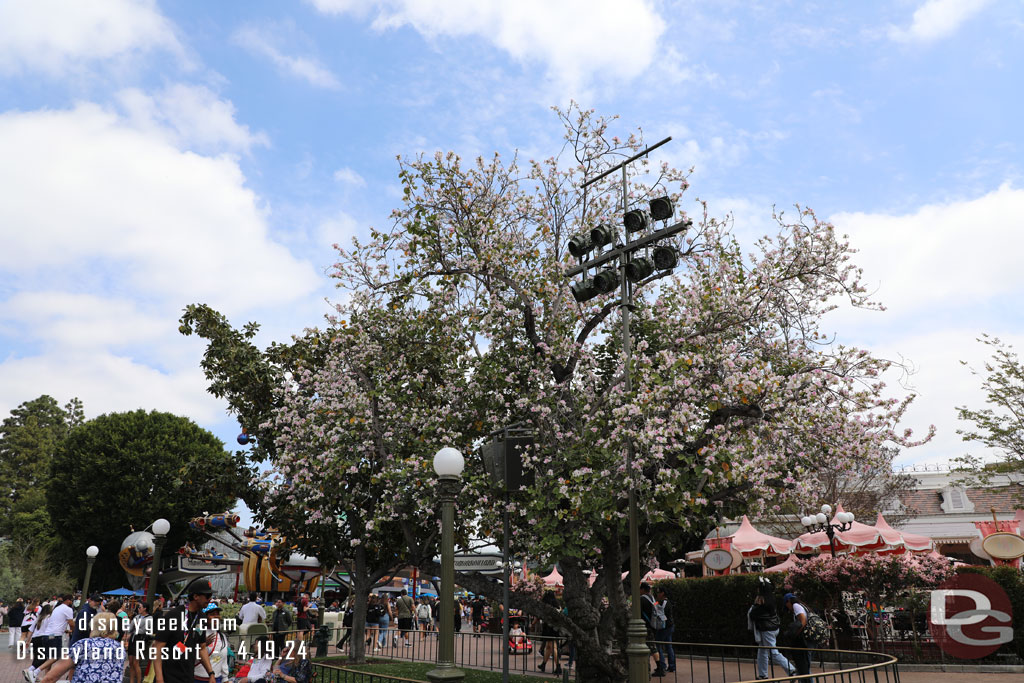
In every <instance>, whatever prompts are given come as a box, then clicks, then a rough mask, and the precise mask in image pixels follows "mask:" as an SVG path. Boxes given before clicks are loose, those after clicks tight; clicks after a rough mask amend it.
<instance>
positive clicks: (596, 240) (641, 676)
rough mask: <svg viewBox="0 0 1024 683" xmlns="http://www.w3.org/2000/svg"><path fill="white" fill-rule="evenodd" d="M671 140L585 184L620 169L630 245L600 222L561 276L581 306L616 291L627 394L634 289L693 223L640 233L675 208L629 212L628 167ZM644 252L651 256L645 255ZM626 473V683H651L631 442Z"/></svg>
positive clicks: (578, 240)
mask: <svg viewBox="0 0 1024 683" xmlns="http://www.w3.org/2000/svg"><path fill="white" fill-rule="evenodd" d="M671 139H672V138H671V137H668V138H665V139H664V140H662V141H661V142H658V143H655V144H653V145H651V146H650V147H648V148H646V149H644V150H643V151H642V152H640V153H638V154H635V155H633V156H632V157H630V158H629V159H626V160H625V161H623V162H622V163H620V164H618V165H617V166H613V167H612V168H610V169H608V170H607V171H605V172H604V173H602V174H600V175H598V176H595V177H594V178H591V179H590V180H588V181H586V182H585V183H583V187H586V186H587V185H590V184H591V183H595V182H597V181H598V180H600V179H601V178H604V177H605V176H607V175H609V174H611V173H614V172H615V171H617V170H619V169H621V170H622V213H623V224H624V227H625V228H626V233H627V234H628V235H630V238H631V239H632V241H630V242H626V243H624V244H619V243H617V241H618V235H617V234H616V231H615V228H613V227H612V226H610V225H607V224H603V223H602V224H601V225H598V226H597V227H595V228H594V229H592V230H590V231H589V232H584V233H582V234H580V235H577V236H575V237H573V238H572V240H570V241H569V253H570V254H572V255H573V256H575V257H576V258H577V259H579V260H580V265H578V266H576V267H575V268H571V269H569V270H567V271H566V273H565V275H566V277H567V278H573V277H576V276H577V275H583V279H582V280H580V281H579V282H575V283H573V284H572V286H571V290H572V295H573V298H575V299H576V301H578V302H580V303H582V302H585V301H589V300H590V299H593V298H594V297H597V296H600V295H601V294H610V293H612V292H614V291H615V290H616V288H618V289H619V311H620V312H621V317H622V364H623V375H624V379H625V382H624V389H625V392H626V394H627V395H628V394H629V393H630V392H631V391H632V390H633V382H632V378H631V372H630V368H631V367H632V344H631V339H630V335H629V317H630V316H629V312H630V310H632V308H633V289H634V286H635V285H639V284H642V283H643V282H644V281H645V280H648V278H651V279H653V278H656V277H659V276H660V273H659V275H655V271H660V272H661V273H663V272H665V271H669V270H672V269H673V268H675V267H676V264H677V263H678V258H679V256H678V252H677V251H676V250H675V248H674V247H672V246H668V245H664V244H661V245H659V244H658V242H659V241H660V240H663V239H666V238H668V237H672V236H673V235H676V234H678V233H681V232H684V231H685V230H686V229H687V228H689V227H690V225H691V223H690V221H689V220H682V221H679V222H678V223H675V224H673V225H668V226H666V227H663V228H661V229H660V230H656V231H654V232H651V233H649V234H643V233H645V232H648V230H650V229H651V228H652V227H653V222H654V221H666V222H667V221H668V220H669V219H670V218H672V216H673V214H674V207H673V206H672V201H671V200H670V199H669V198H668V197H658V198H656V199H653V200H651V202H650V207H649V209H650V210H647V209H633V210H632V211H631V210H630V208H629V191H628V189H627V184H628V175H627V171H626V168H627V166H628V165H629V164H631V163H633V162H634V161H636V160H637V159H639V158H640V157H642V156H644V155H646V154H648V153H650V152H651V151H652V150H654V149H656V148H658V147H661V146H662V145H664V144H665V143H666V142H669V141H670V140H671ZM636 233H641V234H642V236H641V237H639V238H636V237H635V234H636ZM605 246H608V247H610V249H609V250H607V251H603V252H601V251H599V253H598V255H597V256H595V257H593V258H590V259H589V260H587V261H584V258H586V257H587V254H589V253H590V252H591V251H593V250H595V249H597V250H600V249H603V248H604V247H605ZM638 252H644V253H645V255H643V256H639V257H637V258H633V257H634V254H636V253H638ZM648 252H649V255H646V254H647V253H648ZM605 264H611V266H610V267H608V268H605V269H603V270H601V271H597V269H598V268H600V267H601V266H604V265H605ZM591 270H593V271H595V274H594V276H593V277H592V278H590V277H588V276H587V273H588V272H589V271H591ZM626 472H627V476H628V477H629V489H628V493H629V595H630V601H631V605H630V614H629V624H628V626H627V627H626V634H627V637H628V643H627V645H626V655H627V657H628V659H629V683H646V682H647V681H650V679H651V678H650V675H651V670H650V666H648V663H647V662H648V657H649V656H650V651H649V650H648V648H647V645H646V640H647V627H646V626H645V625H644V621H643V618H642V616H641V612H640V574H641V570H640V532H639V522H638V513H637V504H636V486H635V485H634V483H633V444H632V443H631V442H627V444H626Z"/></svg>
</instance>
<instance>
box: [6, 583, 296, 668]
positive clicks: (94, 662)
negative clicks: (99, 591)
mask: <svg viewBox="0 0 1024 683" xmlns="http://www.w3.org/2000/svg"><path fill="white" fill-rule="evenodd" d="M212 596H213V589H212V585H211V584H210V582H209V581H208V580H206V579H196V580H194V581H192V582H191V583H190V584H189V586H188V587H187V588H186V590H185V591H184V592H183V594H182V596H181V597H180V598H179V600H178V603H177V604H175V605H166V604H165V603H164V600H163V599H162V598H159V597H158V598H157V599H156V600H155V601H154V603H153V610H152V613H150V611H149V609H147V606H146V603H145V602H144V601H141V600H137V599H131V600H128V601H126V602H124V603H122V602H121V601H119V600H116V599H109V600H105V599H103V597H102V596H100V595H91V596H89V597H88V599H87V600H85V601H84V602H81V601H76V600H75V599H74V598H73V596H71V595H61V596H54V597H53V598H52V599H50V600H46V601H40V600H25V599H18V600H16V601H15V602H14V603H13V604H11V605H0V618H2V619H3V620H4V622H5V623H6V625H7V628H8V634H9V636H8V638H9V640H8V647H9V648H14V649H16V650H17V653H18V655H19V656H23V655H24V658H25V660H26V661H29V666H28V667H27V668H26V669H25V670H24V671H23V672H22V673H23V676H24V678H25V681H26V683H56V682H57V681H60V680H70V681H71V683H122V682H123V681H124V680H125V678H126V677H127V679H128V681H129V682H130V683H227V682H228V681H229V680H244V681H245V683H309V680H310V678H311V676H312V670H311V665H310V663H309V661H308V659H307V658H306V655H307V651H306V648H305V647H304V646H301V647H299V646H289V645H287V644H285V643H282V646H281V647H273V646H272V645H271V641H270V640H269V639H267V638H263V639H261V640H259V641H257V643H256V646H255V647H254V653H253V654H254V656H253V658H252V661H246V662H242V666H241V667H240V668H239V669H238V671H236V672H234V674H233V673H232V666H231V662H232V660H233V659H235V658H236V656H237V655H238V654H240V653H238V652H235V650H234V649H233V648H232V646H231V643H230V641H229V639H228V636H227V634H226V633H225V632H224V630H223V627H224V625H225V623H224V621H223V620H222V618H221V615H222V608H221V606H220V604H218V603H217V602H215V601H213V600H212ZM76 602H78V603H80V604H76ZM252 604H253V605H254V606H255V605H256V603H255V602H253V603H252ZM304 607H305V608H307V609H303V612H304V618H305V619H306V620H307V622H308V620H309V619H310V616H311V614H310V612H311V610H309V609H308V605H306V606H304ZM76 609H77V612H76V611H75V610H76ZM243 610H244V611H245V613H246V617H248V615H249V613H251V612H256V611H257V610H256V608H255V607H249V608H248V609H246V606H243ZM259 611H260V612H262V607H261V606H260V607H259ZM264 614H265V613H264ZM257 618H262V617H259V616H258V617H257ZM313 619H314V621H315V615H314V616H313ZM299 623H300V625H301V624H302V618H300V621H299ZM306 626H307V628H308V627H309V624H308V623H307V624H306ZM267 660H269V661H267Z"/></svg>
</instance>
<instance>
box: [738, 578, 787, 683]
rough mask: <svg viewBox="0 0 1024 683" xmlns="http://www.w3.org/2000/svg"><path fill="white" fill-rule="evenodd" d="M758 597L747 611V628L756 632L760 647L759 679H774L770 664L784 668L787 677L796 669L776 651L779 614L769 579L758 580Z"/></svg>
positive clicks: (758, 651) (755, 638) (755, 635)
mask: <svg viewBox="0 0 1024 683" xmlns="http://www.w3.org/2000/svg"><path fill="white" fill-rule="evenodd" d="M758 582H759V585H758V589H757V597H755V598H754V604H753V605H751V606H750V609H749V610H747V627H748V628H749V629H750V630H752V631H753V632H754V642H756V643H757V644H758V645H759V646H760V647H759V648H758V650H757V674H756V675H757V678H774V677H775V676H774V672H769V662H772V663H774V664H775V665H776V666H779V667H781V668H782V671H783V672H785V673H786V674H787V675H789V674H792V673H793V672H794V671H795V669H794V668H793V665H792V664H790V663H789V660H788V659H786V658H785V657H784V656H783V655H782V653H781V652H779V651H778V650H777V649H775V643H776V641H777V640H778V638H779V627H780V626H781V625H782V622H781V621H780V620H779V612H778V610H776V609H775V587H774V586H773V585H772V582H771V581H769V580H768V579H766V578H764V577H761V578H760V579H758Z"/></svg>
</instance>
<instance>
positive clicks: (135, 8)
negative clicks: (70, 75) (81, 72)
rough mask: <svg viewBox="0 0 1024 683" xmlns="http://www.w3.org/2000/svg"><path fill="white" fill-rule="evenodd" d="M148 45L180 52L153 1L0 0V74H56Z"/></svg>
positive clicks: (136, 51)
mask: <svg viewBox="0 0 1024 683" xmlns="http://www.w3.org/2000/svg"><path fill="white" fill-rule="evenodd" d="M152 49H166V50H170V51H172V52H175V53H178V54H179V55H180V54H182V53H183V50H182V47H181V45H180V43H179V42H178V39H177V38H176V37H175V32H174V27H173V25H172V24H171V23H170V22H169V21H168V20H167V19H166V18H165V17H164V16H163V15H161V14H160V12H159V10H158V9H157V7H156V3H155V2H154V1H153V0H88V1H87V2H68V1H66V0H64V1H62V0H31V1H30V2H24V1H19V0H0V72H6V73H17V72H21V71H25V70H39V71H43V72H46V73H49V74H51V75H60V74H62V73H63V72H65V71H68V70H72V69H75V68H79V67H80V65H81V62H82V61H85V60H104V59H111V58H115V57H124V56H130V55H133V54H136V53H140V52H146V51H149V50H152Z"/></svg>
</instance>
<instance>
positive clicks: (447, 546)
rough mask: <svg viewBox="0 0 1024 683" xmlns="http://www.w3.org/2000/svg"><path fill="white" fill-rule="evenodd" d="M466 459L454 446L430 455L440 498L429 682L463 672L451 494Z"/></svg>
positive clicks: (457, 486) (457, 677) (455, 491)
mask: <svg viewBox="0 0 1024 683" xmlns="http://www.w3.org/2000/svg"><path fill="white" fill-rule="evenodd" d="M465 464H466V461H465V459H464V458H463V457H462V453H459V452H458V451H457V450H456V449H454V448H451V447H449V446H445V447H444V448H442V449H441V450H439V451H438V452H437V454H436V455H434V471H435V472H437V478H438V489H439V493H440V496H439V497H440V499H441V594H440V596H438V599H439V600H440V601H441V606H440V607H439V608H438V611H439V612H440V613H441V633H440V636H439V638H438V641H439V642H438V646H437V668H435V669H434V670H433V671H430V672H428V673H427V679H428V680H430V681H461V680H462V679H463V677H464V676H465V674H464V673H463V672H462V670H461V669H457V668H455V614H454V612H453V611H452V600H453V599H454V596H455V497H456V496H457V495H458V493H459V489H460V488H461V487H462V482H461V475H462V468H463V467H465Z"/></svg>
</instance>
